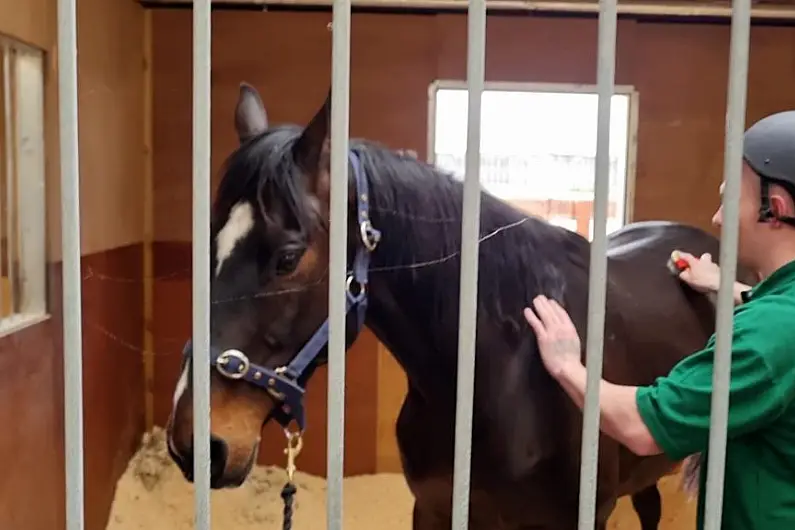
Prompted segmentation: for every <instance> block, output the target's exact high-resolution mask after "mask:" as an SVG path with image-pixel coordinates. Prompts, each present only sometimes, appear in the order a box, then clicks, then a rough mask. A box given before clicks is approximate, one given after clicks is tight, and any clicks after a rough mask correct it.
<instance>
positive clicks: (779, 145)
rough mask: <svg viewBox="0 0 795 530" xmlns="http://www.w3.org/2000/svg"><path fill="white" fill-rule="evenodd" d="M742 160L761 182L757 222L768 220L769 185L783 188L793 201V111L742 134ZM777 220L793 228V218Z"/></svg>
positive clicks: (777, 116) (760, 121) (782, 113)
mask: <svg viewBox="0 0 795 530" xmlns="http://www.w3.org/2000/svg"><path fill="white" fill-rule="evenodd" d="M743 158H744V159H745V161H746V163H747V164H748V165H749V166H750V167H751V169H753V170H754V172H755V173H756V174H757V175H759V179H760V181H761V195H762V197H761V199H762V203H761V205H760V208H759V220H760V221H767V220H768V219H772V218H773V217H774V215H773V212H772V210H771V209H770V183H771V182H772V183H775V184H778V185H780V186H781V187H783V188H784V189H785V190H787V192H788V193H789V194H790V196H791V197H792V198H793V200H795V110H789V111H784V112H778V113H776V114H771V115H770V116H767V117H765V118H762V119H761V120H759V121H758V122H756V123H754V124H753V125H752V126H751V127H750V128H749V129H748V130H747V131H745V135H744V137H743ZM778 220H779V221H782V222H785V223H787V224H790V225H793V226H795V218H793V217H779V218H778Z"/></svg>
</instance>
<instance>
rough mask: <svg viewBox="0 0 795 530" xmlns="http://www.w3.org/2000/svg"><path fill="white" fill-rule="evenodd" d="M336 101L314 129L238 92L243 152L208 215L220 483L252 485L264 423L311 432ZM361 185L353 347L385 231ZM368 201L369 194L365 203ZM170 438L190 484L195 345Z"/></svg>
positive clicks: (356, 178) (355, 217)
mask: <svg viewBox="0 0 795 530" xmlns="http://www.w3.org/2000/svg"><path fill="white" fill-rule="evenodd" d="M329 123H330V96H329V97H328V98H327V99H326V101H325V103H324V104H323V106H322V107H321V108H320V110H319V111H318V112H317V113H316V114H315V116H314V117H313V118H312V120H311V121H310V123H309V125H307V126H306V127H305V128H300V127H297V126H270V125H269V124H268V119H267V113H266V111H265V108H264V105H263V103H262V100H261V99H260V97H259V95H258V94H257V91H256V90H255V89H254V88H252V87H250V86H248V85H246V84H243V85H241V89H240V94H239V99H238V102H237V107H236V110H235V128H236V131H237V135H238V139H239V145H238V147H237V148H236V149H235V151H234V152H233V153H232V154H231V155H230V157H229V158H228V160H227V161H226V163H225V165H224V168H223V170H222V171H223V173H222V180H221V183H220V185H219V188H218V192H217V195H216V198H215V201H214V203H213V208H212V219H211V229H210V234H211V238H212V241H211V256H209V259H210V260H211V278H210V292H211V303H212V306H211V313H210V356H209V359H208V361H207V362H210V363H211V367H212V370H211V377H210V407H211V413H210V431H211V440H210V454H211V464H210V469H211V487H213V488H220V487H236V486H239V485H240V484H242V483H243V481H244V480H245V478H246V477H247V475H248V473H249V472H250V470H251V468H252V466H253V464H254V462H255V460H256V456H257V453H258V449H259V445H260V437H261V431H262V428H263V426H264V424H265V423H266V422H268V421H270V420H271V419H275V420H276V421H278V422H279V423H281V424H282V426H283V427H284V428H285V429H288V426H289V425H290V424H291V423H292V422H295V423H296V424H297V426H298V429H299V430H302V429H303V427H304V425H303V423H304V414H303V404H302V397H303V392H304V385H305V384H306V382H307V380H308V378H309V377H310V376H311V374H312V372H313V371H314V369H315V368H316V367H317V366H318V365H319V364H321V363H323V362H325V355H326V343H327V339H328V324H327V317H328V273H329V270H328V258H329V192H330V168H329V165H330V148H329ZM351 167H352V169H353V172H352V173H353V179H352V181H353V184H354V186H353V187H352V189H353V188H355V187H356V185H358V186H359V188H357V190H354V191H353V193H354V195H353V199H352V204H353V205H355V206H354V207H353V208H352V209H351V222H350V225H351V227H350V230H349V247H350V248H351V249H353V248H356V249H357V250H356V253H355V256H354V252H353V251H352V252H350V253H349V256H348V257H349V261H348V270H349V271H351V273H350V275H349V276H348V279H347V283H346V303H347V309H348V311H349V318H348V320H347V322H348V326H347V329H346V332H347V333H346V339H347V341H348V345H350V343H352V342H353V340H354V339H355V335H356V334H357V332H358V330H359V329H360V328H361V325H362V321H363V314H364V311H363V308H364V303H365V297H366V294H365V284H366V283H367V277H366V274H367V258H368V256H369V251H371V250H372V249H373V248H374V246H375V243H377V237H378V233H377V231H375V230H373V229H372V228H371V227H370V224H369V219H368V218H367V203H366V200H367V199H366V190H361V187H363V186H366V182H365V178H364V175H363V174H362V171H361V169H360V168H359V167H358V166H357V161H356V159H355V155H351ZM362 196H364V198H363V200H362ZM183 353H184V357H183V361H182V369H181V375H180V378H179V380H178V382H177V385H176V388H175V392H174V399H173V408H172V411H171V415H170V417H169V421H168V426H167V434H168V447H169V452H170V454H171V457H172V458H173V459H174V460H175V462H176V463H177V464H178V465H179V466H180V468H181V469H182V471H183V473H184V474H185V476H186V478H187V479H188V480H192V468H193V456H192V440H193V423H192V414H193V411H192V388H191V377H190V372H191V355H192V353H191V344H190V342H189V343H188V344H186V347H185V350H184V352H183Z"/></svg>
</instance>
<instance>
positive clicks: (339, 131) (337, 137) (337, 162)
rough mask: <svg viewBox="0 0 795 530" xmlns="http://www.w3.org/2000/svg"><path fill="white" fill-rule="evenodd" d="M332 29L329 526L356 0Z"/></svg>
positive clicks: (340, 443) (340, 419)
mask: <svg viewBox="0 0 795 530" xmlns="http://www.w3.org/2000/svg"><path fill="white" fill-rule="evenodd" d="M333 6H334V7H333V12H332V19H331V24H332V32H331V192H330V205H329V210H330V219H329V221H330V223H331V229H330V234H329V248H330V251H329V285H328V293H329V294H328V298H329V301H328V311H329V344H328V357H329V358H328V416H327V417H328V435H327V439H326V443H327V451H326V455H327V457H326V460H327V463H326V466H327V469H326V480H327V490H326V506H327V512H326V518H327V519H326V527H327V528H328V530H342V494H343V491H342V473H343V459H344V447H345V269H346V264H347V246H348V243H347V228H348V223H347V216H348V143H349V142H348V128H349V120H350V116H349V112H350V77H351V2H350V0H334V3H333Z"/></svg>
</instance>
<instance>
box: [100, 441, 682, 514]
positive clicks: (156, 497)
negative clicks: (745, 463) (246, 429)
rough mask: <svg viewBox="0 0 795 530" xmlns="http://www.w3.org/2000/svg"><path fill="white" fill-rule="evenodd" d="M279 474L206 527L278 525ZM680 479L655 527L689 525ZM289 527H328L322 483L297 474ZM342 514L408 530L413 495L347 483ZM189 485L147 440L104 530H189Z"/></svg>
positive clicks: (387, 485) (216, 497)
mask: <svg viewBox="0 0 795 530" xmlns="http://www.w3.org/2000/svg"><path fill="white" fill-rule="evenodd" d="M284 479H285V474H284V470H283V469H281V468H276V467H257V468H255V469H254V471H253V472H252V474H251V476H250V477H249V479H248V480H247V481H246V483H245V484H244V485H243V486H242V487H240V488H239V489H236V490H222V491H213V492H212V493H211V500H210V502H211V508H210V510H211V522H212V527H213V529H218V530H255V529H256V530H261V529H263V528H281V521H282V501H281V498H280V497H279V493H280V491H281V488H282V486H283V485H284ZM678 480H679V478H678V477H676V476H672V477H666V478H665V479H664V480H663V485H662V489H663V495H664V498H663V502H664V505H663V519H664V521H663V524H662V525H661V527H660V530H673V529H676V530H679V529H682V530H685V529H690V528H693V527H694V519H693V513H694V508H695V503H694V502H687V501H685V499H684V496H683V495H682V494H679V493H678V492H677V491H675V489H676V487H677V485H678ZM295 482H296V485H297V486H298V493H297V494H296V502H295V510H296V511H295V516H294V519H293V529H294V530H323V529H325V528H326V516H325V513H326V487H325V480H324V479H322V478H319V477H314V476H311V475H307V474H304V473H301V472H298V473H296V480H295ZM344 488H345V490H344V491H345V493H344V501H343V502H344V505H343V513H344V518H345V523H344V526H345V528H346V529H362V530H364V529H370V528H378V529H379V530H410V529H411V506H412V499H411V494H410V493H409V491H408V488H407V487H406V483H405V481H404V479H403V476H402V475H400V474H388V473H380V474H377V475H365V476H357V477H348V478H345V486H344ZM193 503H194V499H193V486H192V485H191V484H188V483H187V482H186V481H185V480H184V479H183V478H182V475H181V473H180V472H179V470H178V469H177V468H176V466H175V465H174V464H173V463H172V462H171V459H170V458H169V457H168V454H167V452H166V448H165V441H164V433H163V431H162V430H160V429H156V430H155V431H153V432H152V433H149V434H147V435H145V436H144V440H143V443H142V446H141V448H140V449H139V451H138V452H137V453H136V455H135V456H134V457H133V458H132V460H131V461H130V463H129V465H128V468H127V470H126V472H125V473H124V475H123V476H122V478H121V479H120V480H119V483H118V487H117V491H116V497H115V499H114V502H113V506H112V509H111V515H110V521H109V523H108V527H107V530H190V529H193ZM639 526H640V525H639V524H638V520H637V518H636V516H635V515H634V512H632V511H631V507H630V506H629V499H621V500H620V501H619V507H618V508H617V510H616V512H615V513H614V515H613V517H612V518H611V524H610V528H611V530H624V529H627V530H628V529H637V528H639Z"/></svg>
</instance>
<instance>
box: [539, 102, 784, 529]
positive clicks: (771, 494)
mask: <svg viewBox="0 0 795 530" xmlns="http://www.w3.org/2000/svg"><path fill="white" fill-rule="evenodd" d="M743 149H744V161H743V171H742V184H741V197H740V219H739V224H740V229H739V230H740V238H739V256H738V257H739V259H740V260H741V261H742V262H743V263H744V264H746V265H747V266H749V267H750V268H751V269H753V270H754V271H755V272H756V273H757V274H758V275H759V278H760V279H761V281H760V283H759V284H758V285H756V286H755V287H754V288H753V289H751V288H749V287H748V286H745V285H741V284H736V285H735V289H734V291H735V301H736V302H737V304H738V305H737V307H736V308H735V312H734V328H733V338H732V354H731V355H732V358H731V385H730V402H729V403H730V409H729V421H728V433H727V447H726V476H725V487H724V498H723V515H722V528H724V529H731V530H734V529H737V530H740V529H742V530H774V529H775V530H792V529H795V111H790V112H781V113H778V114H774V115H772V116H768V117H767V118H765V119H763V120H761V121H759V122H757V123H756V124H755V125H753V126H752V127H751V128H750V129H748V130H747V131H746V133H745V137H744V144H743ZM722 192H723V186H721V193H722ZM722 215H723V208H722V207H721V208H719V209H718V211H717V212H716V213H715V216H714V217H713V223H715V224H717V225H720V224H721V222H722V221H723V218H722ZM682 258H684V259H685V260H686V261H687V263H688V265H689V268H688V269H686V270H685V271H684V272H682V273H681V275H680V278H681V279H682V280H683V281H685V282H687V283H688V284H689V285H691V286H693V288H695V289H698V290H701V291H702V292H706V291H716V290H717V289H718V283H719V278H720V270H719V269H718V267H717V265H715V264H714V263H712V260H711V257H710V256H709V255H703V256H702V257H701V258H696V257H695V256H692V255H690V254H687V253H682ZM533 306H534V308H535V312H533V310H531V309H529V308H526V309H525V317H526V318H527V321H528V323H529V324H530V326H531V327H532V328H533V330H534V331H535V334H536V337H537V340H538V345H539V350H540V354H541V357H542V359H543V362H544V365H545V367H546V368H547V370H548V371H549V373H550V374H551V375H552V377H553V378H555V379H556V380H557V381H558V382H559V383H560V385H561V386H562V387H563V389H564V390H565V391H566V393H567V394H568V395H569V396H570V397H571V398H572V399H573V400H574V401H575V402H576V403H577V405H578V406H580V408H582V406H583V403H584V396H585V384H586V370H585V367H584V366H583V364H582V361H581V358H580V355H581V343H580V339H579V337H578V335H577V331H576V329H575V328H574V325H573V323H572V321H571V319H570V318H569V315H568V314H567V313H566V311H565V310H564V309H563V308H562V307H561V306H560V305H559V304H558V303H557V302H555V301H554V300H549V299H548V298H546V297H545V296H539V297H537V298H536V299H534V300H533ZM714 339H715V338H714V336H713V337H712V338H710V340H709V342H708V343H707V344H706V346H705V347H704V349H703V350H701V351H698V352H696V353H694V354H693V355H691V356H689V357H687V358H686V359H684V360H682V361H681V362H680V363H679V364H678V365H677V366H675V367H674V368H673V370H672V371H671V373H670V374H669V375H668V376H667V377H662V378H659V379H658V380H657V381H656V382H655V383H654V384H652V385H651V386H648V387H631V386H620V385H614V384H611V383H609V382H607V381H604V380H603V381H602V383H601V388H600V397H599V399H600V409H601V417H602V420H601V428H602V430H603V431H604V432H605V433H607V434H608V435H610V436H611V437H613V438H615V439H616V440H618V441H619V442H620V443H622V444H624V445H626V446H627V447H628V448H629V449H630V450H632V451H633V452H635V453H637V454H640V455H652V454H658V453H661V452H664V453H666V454H667V455H668V456H669V457H670V458H672V459H674V460H680V459H682V458H684V457H686V456H688V455H691V454H693V453H697V452H700V451H706V450H707V447H708V439H709V420H710V407H711V395H712V372H713V366H714V364H713V363H714V353H715V340H714ZM704 465H705V467H706V462H705V463H704ZM704 479H705V473H704V471H702V477H701V487H700V492H699V509H698V523H697V525H698V528H702V527H703V517H704V515H703V511H704V494H705V490H706V487H705V483H704Z"/></svg>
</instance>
